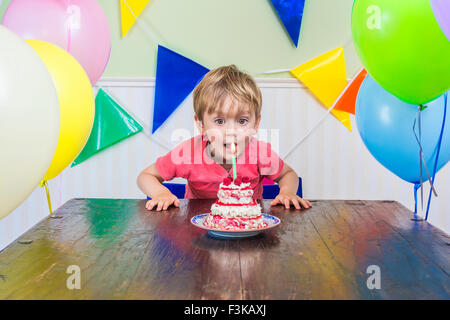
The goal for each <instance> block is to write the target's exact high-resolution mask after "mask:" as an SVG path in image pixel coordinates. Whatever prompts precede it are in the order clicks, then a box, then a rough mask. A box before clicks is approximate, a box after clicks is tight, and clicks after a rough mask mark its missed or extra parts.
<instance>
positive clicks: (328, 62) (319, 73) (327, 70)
mask: <svg viewBox="0 0 450 320" xmlns="http://www.w3.org/2000/svg"><path fill="white" fill-rule="evenodd" d="M290 72H291V74H292V75H293V76H294V77H296V78H297V79H299V80H300V81H301V82H302V83H303V84H304V85H305V86H307V87H308V88H309V89H310V90H311V92H312V93H313V94H314V95H315V96H316V97H317V98H318V99H319V100H320V101H321V102H322V103H323V104H324V105H325V107H327V109H328V108H330V107H331V106H333V103H334V102H335V101H336V99H337V98H338V97H339V95H340V94H341V92H342V90H344V89H345V87H346V86H347V72H346V69H345V60H344V48H342V47H339V48H337V49H334V50H332V51H329V52H327V53H325V54H322V55H320V56H318V57H316V58H314V59H312V60H309V61H308V62H305V63H304V64H302V65H300V66H298V67H296V68H294V69H292V70H290ZM331 113H332V114H333V115H334V116H335V117H336V118H337V119H338V120H339V121H341V123H342V124H343V125H345V126H346V127H347V129H348V130H350V131H352V127H351V123H350V114H349V113H348V112H344V111H339V110H334V109H333V110H331Z"/></svg>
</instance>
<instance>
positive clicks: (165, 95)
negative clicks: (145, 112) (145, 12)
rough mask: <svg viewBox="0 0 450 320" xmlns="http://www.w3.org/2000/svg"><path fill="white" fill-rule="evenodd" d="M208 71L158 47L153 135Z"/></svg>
mask: <svg viewBox="0 0 450 320" xmlns="http://www.w3.org/2000/svg"><path fill="white" fill-rule="evenodd" d="M208 71H209V69H207V68H205V67H203V66H202V65H200V64H198V63H197V62H194V61H192V60H190V59H188V58H186V57H184V56H182V55H180V54H178V53H176V52H174V51H172V50H169V49H167V48H165V47H163V46H161V45H159V46H158V61H157V65H156V85H155V103H154V109H153V127H152V133H154V132H155V131H156V130H157V129H158V128H159V127H160V126H161V125H162V124H163V123H164V122H165V121H166V120H167V118H169V116H170V115H171V114H172V113H173V112H174V111H175V109H176V108H178V106H179V105H180V104H181V103H182V102H183V101H184V99H186V97H187V96H188V95H189V94H190V93H191V92H192V90H194V88H195V86H196V85H197V84H198V83H199V82H200V80H201V79H203V76H204V75H205V74H206V73H208Z"/></svg>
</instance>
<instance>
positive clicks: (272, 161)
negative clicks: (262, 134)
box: [258, 141, 284, 180]
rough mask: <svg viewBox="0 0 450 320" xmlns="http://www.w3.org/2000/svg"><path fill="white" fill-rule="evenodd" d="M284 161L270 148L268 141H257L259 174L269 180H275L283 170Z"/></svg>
mask: <svg viewBox="0 0 450 320" xmlns="http://www.w3.org/2000/svg"><path fill="white" fill-rule="evenodd" d="M283 166H284V161H283V159H281V158H280V157H279V156H278V154H277V153H276V152H275V151H274V150H273V149H272V146H271V144H270V143H268V142H264V141H259V143H258V170H259V173H260V175H261V176H264V177H266V178H268V179H270V180H275V179H276V178H278V177H279V176H280V174H281V171H282V170H283Z"/></svg>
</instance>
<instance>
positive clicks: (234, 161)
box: [231, 143, 237, 181]
mask: <svg viewBox="0 0 450 320" xmlns="http://www.w3.org/2000/svg"><path fill="white" fill-rule="evenodd" d="M236 151H237V150H236V144H235V143H232V144H231V153H233V156H232V159H233V181H234V180H235V179H236V176H237V175H236Z"/></svg>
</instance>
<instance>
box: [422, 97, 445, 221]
mask: <svg viewBox="0 0 450 320" xmlns="http://www.w3.org/2000/svg"><path fill="white" fill-rule="evenodd" d="M447 95H448V92H446V93H445V94H444V116H443V119H442V126H441V133H440V135H439V140H438V143H437V145H436V148H437V151H436V159H434V168H433V178H432V179H431V182H432V183H433V184H434V178H435V177H436V169H437V163H438V158H439V151H440V150H441V143H442V136H443V134H444V127H445V118H446V115H447V101H448V100H447V98H448V97H447ZM430 203H431V189H430V194H429V196H428V204H427V212H426V215H425V221H426V220H427V219H428V211H429V210H430Z"/></svg>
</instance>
